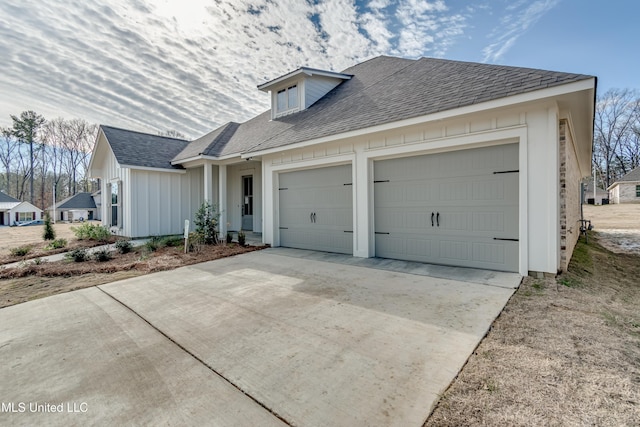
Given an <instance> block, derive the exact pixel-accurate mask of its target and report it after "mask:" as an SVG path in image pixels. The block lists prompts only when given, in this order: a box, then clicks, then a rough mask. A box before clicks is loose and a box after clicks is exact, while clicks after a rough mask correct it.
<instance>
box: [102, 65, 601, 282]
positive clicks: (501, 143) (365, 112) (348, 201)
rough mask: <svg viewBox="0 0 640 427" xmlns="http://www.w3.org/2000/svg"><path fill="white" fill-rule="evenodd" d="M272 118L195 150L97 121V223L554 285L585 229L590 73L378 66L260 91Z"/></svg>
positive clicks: (130, 231) (196, 144)
mask: <svg viewBox="0 0 640 427" xmlns="http://www.w3.org/2000/svg"><path fill="white" fill-rule="evenodd" d="M258 89H259V90H261V91H264V92H267V93H269V94H270V98H271V104H272V108H271V109H270V110H269V111H266V112H264V113H263V114H260V115H258V116H257V117H255V118H253V119H251V120H249V121H247V122H244V123H233V122H231V123H227V124H225V125H223V126H221V127H220V128H218V129H216V130H214V131H212V132H210V133H208V134H206V135H204V136H202V137H201V138H198V139H196V140H194V141H184V140H180V139H173V138H165V137H160V136H155V135H148V134H142V133H138V132H132V131H127V130H122V129H116V128H113V127H108V126H101V128H100V132H99V135H98V139H97V144H96V147H95V150H94V152H93V155H92V159H91V165H90V171H91V175H92V176H93V177H99V178H102V192H103V194H105V195H111V196H110V197H109V196H107V197H105V198H104V202H103V208H102V218H103V222H104V223H105V224H107V225H109V226H111V227H113V229H114V231H116V232H117V233H120V234H123V235H126V236H132V237H133V236H148V235H156V234H170V233H181V232H182V227H183V223H184V220H185V219H193V216H194V213H195V211H196V210H197V208H198V206H199V205H200V204H201V203H202V202H203V201H204V200H209V201H212V202H213V203H215V204H217V205H218V206H219V209H220V211H221V220H220V231H221V232H222V233H223V234H224V233H225V232H226V231H227V229H228V230H239V229H240V228H242V229H243V230H251V231H254V232H258V233H262V238H263V241H264V243H268V244H271V245H272V246H287V247H293V248H303V249H315V250H321V251H329V252H340V253H347V254H352V255H353V256H357V257H374V256H376V257H385V258H393V259H401V260H412V261H422V262H429V263H436V264H445V265H455V266H465V267H477V268H486V269H493V270H503V271H514V272H519V273H520V274H527V273H529V272H537V273H551V274H555V273H556V272H558V271H559V270H563V269H565V268H566V266H567V264H568V262H569V258H570V257H571V253H572V250H573V247H574V245H575V243H576V241H577V239H578V234H579V223H578V219H579V215H580V181H581V179H582V178H584V177H585V176H588V175H589V173H590V159H591V141H592V134H593V115H594V97H595V91H596V78H595V77H593V76H587V75H581V74H569V73H560V72H553V71H544V70H535V69H527V68H519V67H506V66H498V65H489V64H476V63H468V62H458V61H449V60H443V59H432V58H422V59H418V60H410V59H402V58H393V57H386V56H381V57H377V58H374V59H371V60H369V61H366V62H363V63H361V64H358V65H355V66H353V67H351V68H348V69H346V70H344V71H343V72H339V73H337V72H330V71H322V70H316V69H313V68H306V67H302V68H299V69H297V70H295V71H292V72H290V73H288V74H285V75H283V76H281V77H278V78H276V79H274V80H271V81H269V82H266V83H263V84H261V85H259V86H258Z"/></svg>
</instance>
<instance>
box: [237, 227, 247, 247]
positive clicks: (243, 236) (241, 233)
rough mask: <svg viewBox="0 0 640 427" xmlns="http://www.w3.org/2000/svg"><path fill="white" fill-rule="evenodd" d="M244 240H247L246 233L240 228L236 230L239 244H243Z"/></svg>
mask: <svg viewBox="0 0 640 427" xmlns="http://www.w3.org/2000/svg"><path fill="white" fill-rule="evenodd" d="M246 242H247V236H246V234H244V231H242V229H240V231H238V244H239V245H240V246H244V245H245V243H246Z"/></svg>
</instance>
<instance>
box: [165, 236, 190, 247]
mask: <svg viewBox="0 0 640 427" xmlns="http://www.w3.org/2000/svg"><path fill="white" fill-rule="evenodd" d="M160 244H161V246H167V247H170V248H175V247H177V246H182V244H184V239H183V238H182V237H181V236H167V237H165V238H163V239H162V240H161V242H160Z"/></svg>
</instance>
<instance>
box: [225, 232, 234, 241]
mask: <svg viewBox="0 0 640 427" xmlns="http://www.w3.org/2000/svg"><path fill="white" fill-rule="evenodd" d="M226 240H227V243H231V242H233V236H232V235H231V233H229V232H228V231H227V239H226Z"/></svg>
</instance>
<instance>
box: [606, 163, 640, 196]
mask: <svg viewBox="0 0 640 427" xmlns="http://www.w3.org/2000/svg"><path fill="white" fill-rule="evenodd" d="M607 190H609V193H610V194H611V199H612V200H611V201H612V202H613V203H640V167H637V168H635V169H634V170H632V171H631V172H629V173H628V174H626V175H625V176H623V177H622V178H620V179H619V180H617V181H616V182H614V183H613V184H611V185H610V186H609V188H607Z"/></svg>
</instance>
